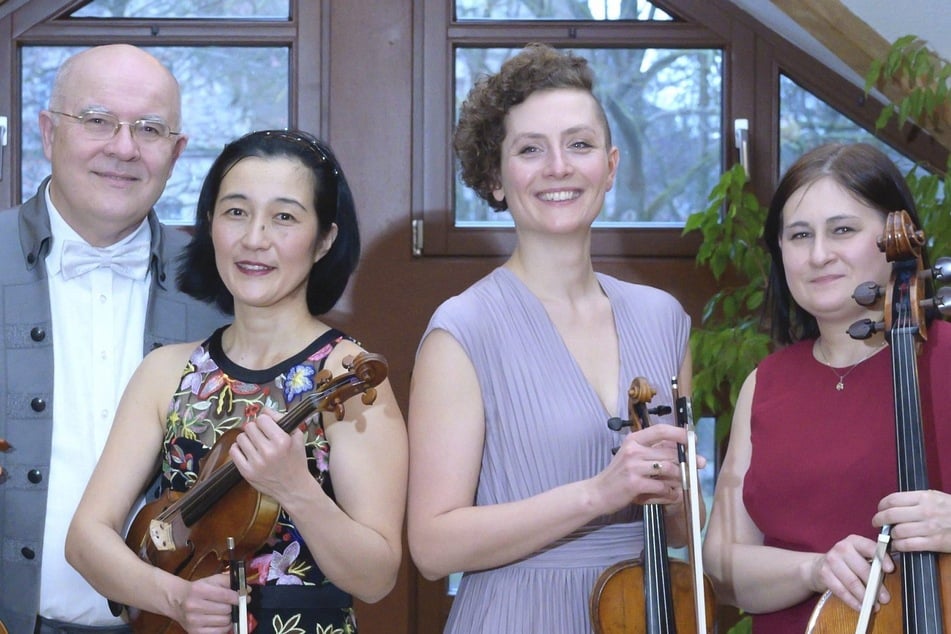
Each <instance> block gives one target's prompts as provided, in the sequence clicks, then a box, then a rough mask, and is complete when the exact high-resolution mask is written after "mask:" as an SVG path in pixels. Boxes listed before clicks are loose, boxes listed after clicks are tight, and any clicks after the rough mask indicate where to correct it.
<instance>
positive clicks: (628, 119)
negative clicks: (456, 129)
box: [454, 48, 723, 227]
mask: <svg viewBox="0 0 951 634" xmlns="http://www.w3.org/2000/svg"><path fill="white" fill-rule="evenodd" d="M518 50H520V49H481V48H460V49H457V50H456V86H455V91H456V92H455V98H456V106H455V110H456V112H455V117H456V119H458V116H459V107H460V105H461V104H462V101H463V100H464V99H465V97H466V94H467V93H468V92H469V89H470V88H471V87H472V85H473V83H474V81H475V80H476V79H477V78H478V77H480V76H481V75H484V74H486V73H493V72H496V71H497V70H498V69H499V67H500V66H501V64H502V61H504V60H505V59H508V58H509V57H511V56H512V55H514V54H516V53H517V52H518ZM574 52H575V53H577V54H578V55H582V56H584V57H586V58H587V59H588V61H589V62H590V63H591V66H592V69H593V70H594V73H595V76H596V80H597V81H596V83H595V94H596V95H597V96H598V98H599V99H600V100H601V103H602V104H603V106H604V109H605V111H606V112H607V115H608V122H609V124H610V126H611V134H612V138H613V141H614V145H616V146H617V147H618V149H619V150H620V153H621V162H620V166H619V168H618V174H617V178H616V180H615V183H614V188H613V189H612V190H611V191H610V192H608V194H607V196H606V198H605V203H604V209H603V210H602V212H601V215H600V216H599V218H598V221H597V223H596V224H598V225H610V226H614V227H617V226H634V225H637V226H656V227H679V226H682V225H683V223H684V221H685V220H686V219H687V217H688V216H689V215H690V214H691V213H693V212H695V211H697V210H698V209H703V208H705V207H706V204H707V203H706V201H707V195H708V194H709V192H710V190H711V189H712V188H713V186H714V185H715V184H716V183H717V180H718V179H719V177H720V168H721V165H720V157H721V156H722V155H723V153H722V150H721V144H722V143H723V134H722V131H721V125H722V111H723V105H722V78H723V60H722V58H723V56H722V52H721V51H720V50H718V49H684V50H681V49H575V50H574ZM455 174H456V179H455V184H454V190H455V193H454V196H455V219H456V226H459V227H463V226H479V227H488V226H496V225H501V226H511V224H512V222H511V217H510V216H509V214H508V213H507V212H503V213H496V212H495V211H493V210H492V208H491V207H489V205H488V204H487V203H486V202H484V201H483V200H482V199H481V198H479V197H478V196H476V195H475V193H474V192H473V191H472V190H471V189H469V188H468V187H466V186H465V185H464V184H463V183H462V181H461V180H459V178H458V174H459V165H458V161H456V165H455Z"/></svg>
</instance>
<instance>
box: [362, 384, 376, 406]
mask: <svg viewBox="0 0 951 634" xmlns="http://www.w3.org/2000/svg"><path fill="white" fill-rule="evenodd" d="M360 400H361V401H362V402H363V404H364V405H373V401H375V400H376V389H375V388H372V387H370V388H367V391H366V392H364V393H363V396H361V397H360Z"/></svg>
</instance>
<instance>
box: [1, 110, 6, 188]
mask: <svg viewBox="0 0 951 634" xmlns="http://www.w3.org/2000/svg"><path fill="white" fill-rule="evenodd" d="M6 146H7V118H6V117H0V181H2V180H3V148H5V147H6Z"/></svg>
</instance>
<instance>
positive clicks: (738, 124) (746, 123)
mask: <svg viewBox="0 0 951 634" xmlns="http://www.w3.org/2000/svg"><path fill="white" fill-rule="evenodd" d="M733 142H734V145H736V151H737V152H738V153H739V157H740V165H742V166H743V170H744V171H745V172H746V177H747V178H749V177H750V120H749V119H734V120H733Z"/></svg>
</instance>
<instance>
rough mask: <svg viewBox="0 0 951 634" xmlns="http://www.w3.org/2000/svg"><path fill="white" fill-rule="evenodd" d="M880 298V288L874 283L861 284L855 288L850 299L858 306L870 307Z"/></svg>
mask: <svg viewBox="0 0 951 634" xmlns="http://www.w3.org/2000/svg"><path fill="white" fill-rule="evenodd" d="M881 296H882V287H881V286H879V285H878V284H876V283H875V282H862V283H861V284H859V285H858V286H856V287H855V291H853V293H852V299H854V300H855V302H856V303H857V304H859V305H860V306H871V305H872V304H874V303H875V302H877V301H878V298H879V297H881Z"/></svg>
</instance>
